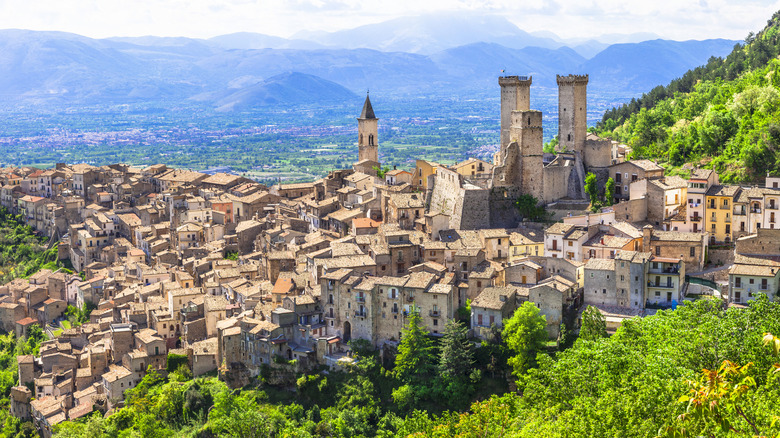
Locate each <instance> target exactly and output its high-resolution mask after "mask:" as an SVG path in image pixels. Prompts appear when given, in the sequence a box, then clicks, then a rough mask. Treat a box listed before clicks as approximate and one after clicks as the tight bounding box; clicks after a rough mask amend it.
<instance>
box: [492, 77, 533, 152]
mask: <svg viewBox="0 0 780 438" xmlns="http://www.w3.org/2000/svg"><path fill="white" fill-rule="evenodd" d="M532 80H533V78H532V77H531V76H499V78H498V85H499V86H500V87H501V144H500V145H499V146H500V151H501V154H499V156H503V155H504V154H503V152H504V150H505V149H506V146H507V145H508V144H509V143H510V141H512V140H516V139H513V138H511V134H510V130H511V128H512V111H528V110H530V109H531V82H532ZM496 164H501V163H496Z"/></svg>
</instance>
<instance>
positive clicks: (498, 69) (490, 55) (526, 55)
mask: <svg viewBox="0 0 780 438" xmlns="http://www.w3.org/2000/svg"><path fill="white" fill-rule="evenodd" d="M431 59H432V60H433V61H434V62H435V63H436V64H437V65H438V66H439V68H441V69H442V70H443V71H444V72H446V73H447V75H448V76H449V78H450V79H451V80H458V81H461V82H468V81H470V82H475V81H481V82H484V81H488V82H491V83H493V82H495V81H496V77H497V76H500V75H515V74H516V75H532V76H534V81H535V83H537V84H539V83H544V84H546V85H554V84H555V75H556V73H557V74H561V73H563V72H568V71H571V70H572V69H576V68H577V67H578V66H579V65H580V64H582V63H583V62H585V58H583V57H582V56H580V55H578V54H577V53H576V52H575V51H573V50H572V49H570V48H568V47H562V48H559V49H545V48H541V47H526V48H523V49H511V48H508V47H504V46H502V45H499V44H491V43H475V44H469V45H466V46H461V47H455V48H452V49H447V50H444V51H441V52H439V53H435V54H433V55H431Z"/></svg>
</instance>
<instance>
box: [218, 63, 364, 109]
mask: <svg viewBox="0 0 780 438" xmlns="http://www.w3.org/2000/svg"><path fill="white" fill-rule="evenodd" d="M357 99H358V96H357V95H356V94H355V93H353V92H351V91H349V90H347V89H346V88H344V87H342V86H341V85H339V84H337V83H335V82H332V81H328V80H325V79H322V78H320V77H317V76H314V75H308V74H303V73H298V72H290V73H283V74H280V75H276V76H274V77H271V78H268V79H267V80H265V81H263V82H260V83H258V84H254V85H251V86H248V87H244V88H241V89H239V90H237V91H231V92H228V93H226V94H225V95H224V96H223V97H221V98H220V99H219V100H217V101H216V106H217V109H218V110H219V111H232V110H242V109H250V108H255V107H262V106H274V105H279V104H284V105H299V104H308V103H312V102H315V103H323V104H331V103H344V102H347V101H355V100H357Z"/></svg>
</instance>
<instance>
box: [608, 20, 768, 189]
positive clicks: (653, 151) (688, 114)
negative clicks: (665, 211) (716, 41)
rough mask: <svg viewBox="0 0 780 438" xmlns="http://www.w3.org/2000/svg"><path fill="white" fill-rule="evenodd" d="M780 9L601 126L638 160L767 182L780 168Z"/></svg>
mask: <svg viewBox="0 0 780 438" xmlns="http://www.w3.org/2000/svg"><path fill="white" fill-rule="evenodd" d="M779 32H780V12H778V13H775V14H774V16H773V17H772V19H771V20H769V21H768V23H767V26H766V27H765V28H764V29H763V30H762V31H760V32H759V33H758V34H757V35H753V34H752V33H751V34H750V35H749V36H748V37H747V38H746V39H745V44H737V45H735V46H734V50H733V51H732V52H731V53H730V54H729V55H728V56H726V57H725V58H716V57H712V58H710V60H709V62H708V63H707V64H706V65H704V66H701V67H698V68H695V69H693V70H689V71H688V72H686V73H685V74H684V75H683V76H682V77H680V78H678V79H675V80H673V81H672V82H671V83H669V85H667V86H658V87H656V88H654V89H652V90H651V91H650V92H649V93H646V94H644V95H643V96H642V97H641V98H639V99H635V100H632V101H631V102H630V103H628V104H625V105H623V106H621V107H618V108H614V109H612V110H610V111H607V112H606V113H605V114H604V117H603V119H602V121H601V122H600V123H599V124H598V125H597V126H596V131H597V132H598V133H599V134H600V135H602V136H607V137H611V138H613V139H615V140H619V141H623V142H626V143H627V144H628V145H629V146H631V147H632V148H633V153H632V157H633V158H649V159H654V160H658V161H660V162H663V163H667V164H668V165H670V166H681V165H683V164H685V163H692V164H695V165H705V166H707V167H712V168H713V169H715V170H717V171H718V172H719V173H720V175H721V181H723V182H751V181H756V182H757V181H760V180H762V179H763V177H764V176H766V174H767V173H771V174H773V175H776V174H778V172H780V170H778V169H779V168H780V167H779V166H778V164H780V92H779V91H778V90H779V89H780V74H779V73H778V72H779V71H780V61H779V60H778V59H777V57H778V54H780V35H779V34H778V33H779Z"/></svg>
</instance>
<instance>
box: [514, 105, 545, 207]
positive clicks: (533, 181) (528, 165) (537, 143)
mask: <svg viewBox="0 0 780 438" xmlns="http://www.w3.org/2000/svg"><path fill="white" fill-rule="evenodd" d="M510 136H511V138H512V142H517V144H518V146H519V152H520V157H521V158H520V159H521V161H522V163H521V165H520V172H521V175H522V176H521V179H520V188H521V190H522V192H523V193H527V194H529V195H531V196H534V197H535V198H536V199H539V200H542V199H543V190H544V180H543V178H544V176H543V172H544V162H543V160H542V158H543V155H544V151H543V148H544V145H543V143H544V140H543V137H542V112H541V111H535V110H524V111H512V128H511V129H510Z"/></svg>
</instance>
